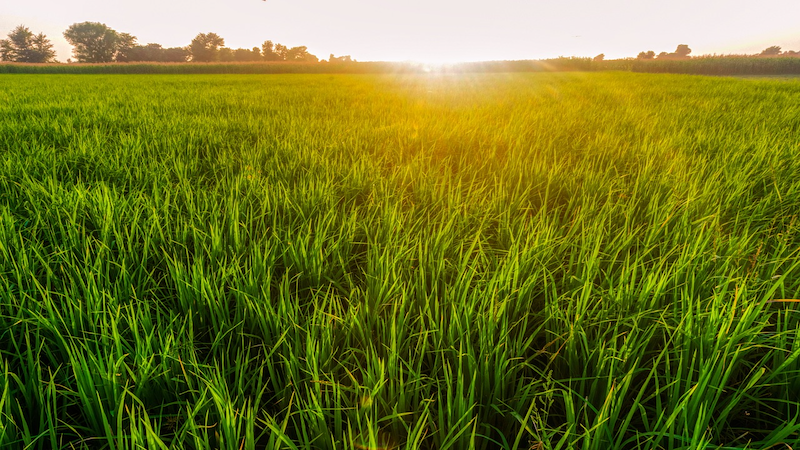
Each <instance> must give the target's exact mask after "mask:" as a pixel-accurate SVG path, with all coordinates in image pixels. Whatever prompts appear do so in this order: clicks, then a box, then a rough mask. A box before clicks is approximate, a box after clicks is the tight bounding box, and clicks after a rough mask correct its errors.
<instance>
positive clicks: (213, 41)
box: [189, 33, 225, 62]
mask: <svg viewBox="0 0 800 450" xmlns="http://www.w3.org/2000/svg"><path fill="white" fill-rule="evenodd" d="M224 46H225V39H222V38H221V37H220V36H219V35H218V34H216V33H200V34H198V35H197V36H195V38H194V39H192V43H191V44H189V54H191V55H192V61H195V62H211V61H217V60H218V59H219V56H220V55H219V50H220V47H224Z"/></svg>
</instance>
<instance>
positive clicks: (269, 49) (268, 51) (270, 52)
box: [261, 41, 280, 61]
mask: <svg viewBox="0 0 800 450" xmlns="http://www.w3.org/2000/svg"><path fill="white" fill-rule="evenodd" d="M261 57H262V58H263V59H264V61H280V56H278V54H277V53H275V44H273V43H272V41H264V43H263V44H261Z"/></svg>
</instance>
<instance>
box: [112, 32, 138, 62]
mask: <svg viewBox="0 0 800 450" xmlns="http://www.w3.org/2000/svg"><path fill="white" fill-rule="evenodd" d="M134 47H136V37H135V36H131V35H130V34H128V33H118V34H117V52H116V53H115V54H114V61H117V62H127V61H129V57H130V56H129V54H130V52H131V50H132V49H133V48H134Z"/></svg>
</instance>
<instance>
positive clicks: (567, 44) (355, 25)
mask: <svg viewBox="0 0 800 450" xmlns="http://www.w3.org/2000/svg"><path fill="white" fill-rule="evenodd" d="M85 21H91V22H102V23H105V24H106V25H108V26H110V27H111V28H113V29H115V30H117V31H121V32H127V33H131V34H133V35H134V36H137V37H138V38H139V42H140V43H142V44H146V43H149V42H156V43H159V44H162V45H163V46H165V47H183V46H186V45H188V44H189V42H191V40H192V38H193V37H194V36H195V35H197V33H200V32H215V33H217V34H219V35H220V36H222V37H223V38H225V43H226V45H227V46H228V47H232V48H238V47H245V48H252V47H255V46H260V45H261V43H262V42H263V41H265V40H268V39H269V40H272V41H273V42H278V43H281V44H284V45H287V46H289V47H293V46H298V45H305V46H307V47H308V49H309V51H310V52H311V53H313V54H315V55H317V56H318V57H320V58H323V59H326V58H327V57H328V55H329V54H330V53H334V54H336V55H347V54H349V55H352V56H353V57H354V58H356V59H358V60H363V61H367V60H395V61H403V60H417V61H424V62H437V61H441V62H452V61H462V60H465V61H473V60H500V59H534V58H548V57H556V56H595V55H597V54H599V53H604V54H605V55H606V57H607V58H619V57H626V56H636V54H637V53H639V52H640V51H642V50H653V51H655V52H656V53H659V52H662V51H667V52H671V51H674V50H675V47H676V46H677V45H678V44H688V45H689V47H691V48H692V51H693V53H692V54H693V55H699V54H710V53H754V52H758V51H760V50H762V49H764V48H766V47H768V46H770V45H780V46H781V47H783V48H784V50H800V2H798V1H797V0H758V1H754V0H747V1H740V0H732V1H721V0H671V1H666V0H491V1H481V2H479V1H474V0H459V1H456V0H266V1H262V0H225V1H223V0H137V1H130V0H129V1H120V0H62V1H55V0H16V1H14V0H3V4H2V5H0V37H3V38H4V37H5V36H6V34H8V32H9V31H11V30H12V29H13V28H14V27H16V26H17V25H20V24H24V25H26V26H28V27H29V28H30V29H31V31H33V32H35V33H39V32H44V33H45V34H46V35H47V36H48V37H49V38H50V39H51V40H52V41H53V43H54V44H55V46H56V50H57V51H58V59H59V60H61V61H65V60H66V59H67V58H69V57H70V56H71V47H70V46H69V45H68V44H67V42H66V41H65V40H64V38H63V36H62V33H63V31H64V30H65V29H66V28H67V27H68V26H69V25H70V24H72V23H76V22H85Z"/></svg>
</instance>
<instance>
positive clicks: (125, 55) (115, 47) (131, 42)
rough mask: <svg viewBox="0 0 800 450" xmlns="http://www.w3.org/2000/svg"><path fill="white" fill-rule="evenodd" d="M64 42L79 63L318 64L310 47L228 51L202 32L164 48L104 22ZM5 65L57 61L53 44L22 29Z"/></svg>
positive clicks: (79, 28) (6, 49)
mask: <svg viewBox="0 0 800 450" xmlns="http://www.w3.org/2000/svg"><path fill="white" fill-rule="evenodd" d="M64 38H65V39H66V40H67V42H69V44H70V45H72V46H73V51H72V54H73V57H74V58H75V61H76V62H80V63H109V62H187V61H192V62H256V61H293V62H318V61H319V58H317V57H316V56H314V55H312V54H311V53H309V51H308V48H307V47H306V46H304V45H303V46H299V47H291V48H289V47H287V46H285V45H282V44H278V43H273V42H272V41H265V42H264V43H263V44H262V45H261V47H253V48H251V49H246V48H236V49H232V48H227V47H225V39H223V38H222V37H220V36H219V35H217V34H216V33H200V34H198V35H197V36H195V38H194V39H192V42H191V43H190V44H189V45H188V46H186V47H173V48H164V47H162V46H161V45H160V44H155V43H149V44H146V45H141V44H139V43H138V42H137V41H138V40H137V38H136V36H133V35H131V34H129V33H121V32H118V31H116V30H114V29H112V28H110V27H108V26H107V25H106V24H103V23H99V22H81V23H75V24H72V25H71V26H70V27H69V28H67V30H66V31H64ZM0 60H2V61H8V62H21V63H51V62H57V61H56V59H55V51H54V50H53V44H52V43H51V42H50V40H49V39H48V38H47V36H45V35H44V34H43V33H39V34H34V33H33V32H32V31H31V30H30V29H29V28H28V27H26V26H24V25H20V26H18V27H17V28H15V29H14V30H12V31H11V32H10V33H8V37H7V38H6V39H3V40H0ZM350 61H352V59H351V58H350V56H341V57H335V56H334V55H332V54H331V55H330V62H350Z"/></svg>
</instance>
